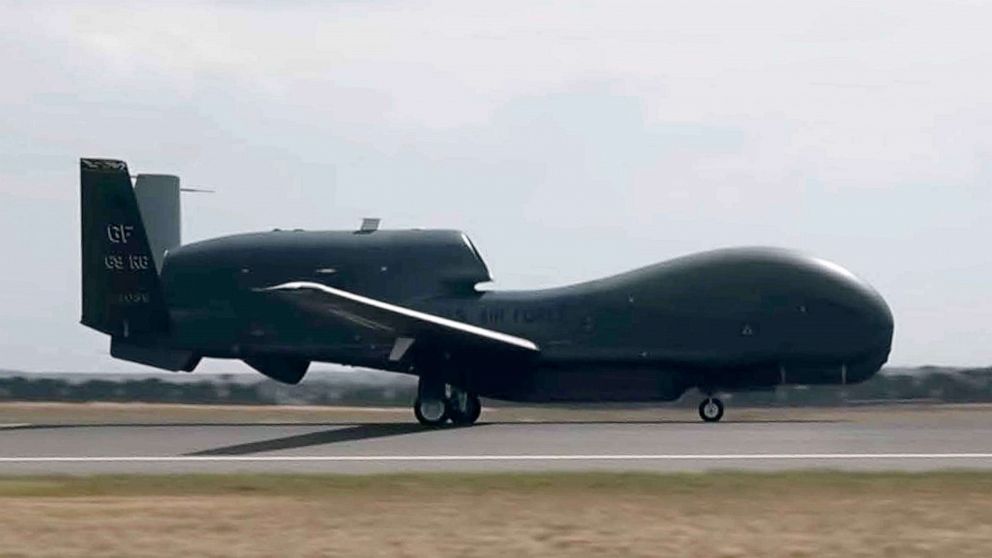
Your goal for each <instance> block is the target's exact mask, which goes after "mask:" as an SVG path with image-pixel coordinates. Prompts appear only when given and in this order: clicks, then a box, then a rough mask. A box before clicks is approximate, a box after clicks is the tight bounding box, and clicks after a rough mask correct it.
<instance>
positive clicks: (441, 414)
mask: <svg viewBox="0 0 992 558" xmlns="http://www.w3.org/2000/svg"><path fill="white" fill-rule="evenodd" d="M481 414H482V402H481V401H479V396H478V395H475V394H474V393H468V392H466V391H463V390H460V389H458V388H456V387H454V386H450V385H447V384H444V383H441V382H434V381H430V380H425V379H424V378H421V379H420V384H419V386H418V387H417V400H416V401H414V403H413V415H414V416H415V417H417V422H419V423H420V424H422V425H424V426H429V427H431V428H438V427H440V426H444V425H445V424H446V423H447V422H448V421H449V420H450V421H451V424H453V425H455V426H471V425H472V424H475V421H477V420H479V415H481Z"/></svg>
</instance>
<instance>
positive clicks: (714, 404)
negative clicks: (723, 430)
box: [699, 397, 723, 422]
mask: <svg viewBox="0 0 992 558" xmlns="http://www.w3.org/2000/svg"><path fill="white" fill-rule="evenodd" d="M699 418H701V419H703V421H705V422H717V421H719V420H720V419H721V418H723V401H720V400H719V399H717V398H716V397H707V398H706V399H703V402H702V403H700V404H699Z"/></svg>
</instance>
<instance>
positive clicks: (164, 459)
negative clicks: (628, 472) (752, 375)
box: [0, 453, 992, 464]
mask: <svg viewBox="0 0 992 558" xmlns="http://www.w3.org/2000/svg"><path fill="white" fill-rule="evenodd" d="M845 459H879V460H893V459H992V453H740V454H640V455H638V454H635V455H255V456H252V455H179V456H144V455H142V456H77V457H55V456H45V457H0V464H3V463H109V462H117V463H182V462H234V461H257V462H266V461H270V462H271V461H280V462H291V461H317V462H319V461H325V462H344V461H359V462H363V461H364V462H375V461H697V460H698V461H742V460H748V461H762V460H764V461H776V460H793V461H795V460H808V461H815V460H845Z"/></svg>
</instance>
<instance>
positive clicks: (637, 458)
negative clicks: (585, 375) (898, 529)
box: [0, 412, 992, 474]
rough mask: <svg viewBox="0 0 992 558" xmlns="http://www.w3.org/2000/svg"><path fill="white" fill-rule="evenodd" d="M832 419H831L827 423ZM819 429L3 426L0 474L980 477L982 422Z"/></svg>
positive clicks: (989, 421)
mask: <svg viewBox="0 0 992 558" xmlns="http://www.w3.org/2000/svg"><path fill="white" fill-rule="evenodd" d="M840 416H841V417H843V416H844V415H843V413H841V415H840ZM906 416H907V415H906V414H905V413H903V414H897V415H893V416H889V415H886V414H884V413H882V414H879V415H878V416H874V415H864V414H862V415H858V416H856V417H855V418H851V419H846V418H838V419H831V420H815V419H808V420H796V419H784V418H783V419H782V420H777V419H774V418H773V419H770V420H755V421H740V422H734V421H728V422H723V423H719V424H703V423H698V422H695V421H692V420H687V421H684V422H681V421H680V422H675V421H667V422H650V421H638V422H602V421H600V422H547V421H546V422H529V423H515V422H483V423H480V424H478V425H476V426H474V427H470V428H448V429H441V430H425V429H423V428H421V427H420V426H418V425H417V424H415V423H414V422H413V421H412V420H411V421H410V422H394V423H375V424H271V423H270V424H255V423H238V424H235V423H229V424H103V425H73V424H58V425H43V424H28V425H16V424H15V425H2V426H0V474H23V473H31V474H65V473H68V474H88V473H186V472H215V473H221V472H286V473H290V472H306V473H383V472H415V471H541V470H609V471H704V470H713V469H750V470H782V469H801V468H821V469H822V468H830V469H846V470H905V471H919V470H933V469H946V468H971V469H974V468H979V469H992V412H969V413H964V414H953V413H952V414H947V413H921V414H920V415H918V416H917V415H909V419H907V418H906Z"/></svg>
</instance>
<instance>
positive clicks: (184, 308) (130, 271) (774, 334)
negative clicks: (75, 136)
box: [80, 159, 893, 426]
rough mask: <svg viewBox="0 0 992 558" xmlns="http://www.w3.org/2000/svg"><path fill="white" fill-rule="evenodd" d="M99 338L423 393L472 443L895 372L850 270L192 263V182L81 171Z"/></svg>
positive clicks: (114, 169) (287, 257) (346, 248)
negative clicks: (485, 422)
mask: <svg viewBox="0 0 992 558" xmlns="http://www.w3.org/2000/svg"><path fill="white" fill-rule="evenodd" d="M80 169H81V190H82V192H81V201H82V291H83V292H82V295H83V297H82V301H83V304H82V323H83V324H84V325H86V326H88V327H91V328H93V329H96V330H98V331H101V332H103V333H106V334H107V335H109V336H110V337H111V342H110V352H111V355H113V356H114V357H116V358H120V359H124V360H129V361H133V362H138V363H142V364H145V365H149V366H154V367H158V368H162V369H166V370H185V371H192V370H193V369H194V368H195V367H196V366H197V364H198V363H199V361H200V359H201V358H203V357H211V358H228V359H240V360H243V361H244V362H245V363H247V364H248V365H249V366H251V367H252V368H254V369H256V370H258V371H259V372H261V373H262V374H264V375H266V376H268V377H270V378H273V379H275V380H278V381H280V382H285V383H288V384H295V383H298V382H299V381H300V380H301V379H302V378H303V376H304V374H305V373H306V371H307V368H308V367H309V365H310V363H311V362H314V361H318V362H332V363H339V364H344V365H351V366H361V367H368V368H375V369H380V370H388V371H393V372H401V373H406V374H413V375H415V376H417V377H418V378H419V387H418V396H417V399H416V401H415V403H414V414H415V415H416V417H417V420H419V421H420V422H421V423H422V424H424V425H427V426H440V425H443V424H446V423H447V422H449V421H450V422H451V423H453V424H456V425H469V424H472V423H474V422H475V421H476V419H478V417H479V414H480V412H481V403H480V400H479V397H480V396H484V397H490V398H494V399H503V400H510V401H527V402H547V401H559V402H564V401H672V400H675V399H678V398H679V397H681V396H682V395H683V393H685V392H686V391H687V390H689V389H691V388H697V389H699V390H700V391H701V392H702V393H703V394H705V398H704V399H703V401H702V403H701V404H700V406H699V415H700V417H701V418H702V419H703V420H704V421H709V422H714V421H718V420H720V418H721V417H722V416H723V410H724V408H723V403H721V401H720V400H719V399H717V398H716V397H715V395H716V394H717V393H720V392H733V391H744V390H763V389H774V388H775V386H779V385H786V384H838V385H843V384H850V383H856V382H861V381H864V380H865V379H867V378H870V377H871V376H872V375H874V374H875V373H876V372H877V371H878V370H879V368H880V367H881V366H882V364H884V363H885V362H886V360H887V359H888V355H889V351H890V348H891V344H892V332H893V320H892V313H891V312H890V310H889V308H888V306H887V305H886V303H885V301H884V300H883V299H882V297H881V296H879V294H878V293H877V292H876V291H875V290H874V289H872V288H871V287H870V286H869V285H868V284H866V283H865V282H864V281H862V280H860V279H858V278H857V277H855V276H854V275H853V274H851V273H850V272H848V271H847V270H845V269H844V268H842V267H840V266H838V265H835V264H832V263H829V262H826V261H824V260H821V259H817V258H813V257H809V256H805V255H801V254H797V253H794V252H791V251H786V250H780V249H769V248H734V249H724V250H715V251H711V252H704V253H700V254H695V255H690V256H685V257H681V258H677V259H674V260H670V261H666V262H662V263H658V264H654V265H649V266H647V267H642V268H640V269H635V270H633V271H628V272H625V273H621V274H619V275H614V276H611V277H606V278H604V279H598V280H595V281H589V282H585V283H579V284H576V285H571V286H566V287H559V288H552V289H542V290H531V291H480V290H478V289H477V288H476V286H477V285H478V284H479V283H483V282H487V281H490V275H489V270H488V269H487V268H486V264H485V263H484V262H483V261H482V258H481V257H480V256H479V253H478V252H477V251H476V249H475V247H474V246H473V245H472V242H471V241H470V240H469V238H468V237H467V236H466V235H465V234H463V233H461V232H459V231H452V230H417V229H415V230H379V229H378V224H377V223H365V224H363V227H362V228H361V229H359V230H356V231H323V232H309V231H301V230H293V231H279V230H276V231H272V232H263V233H250V234H238V235H233V236H227V237H222V238H216V239H211V240H206V241H202V242H196V243H192V244H188V245H181V243H180V240H179V219H180V215H179V191H180V188H179V179H178V178H177V177H174V176H168V175H139V176H138V177H137V180H136V181H135V183H134V184H133V185H132V182H131V178H130V175H129V173H128V169H127V165H126V164H125V163H124V162H123V161H117V160H109V159H81V161H80Z"/></svg>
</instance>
